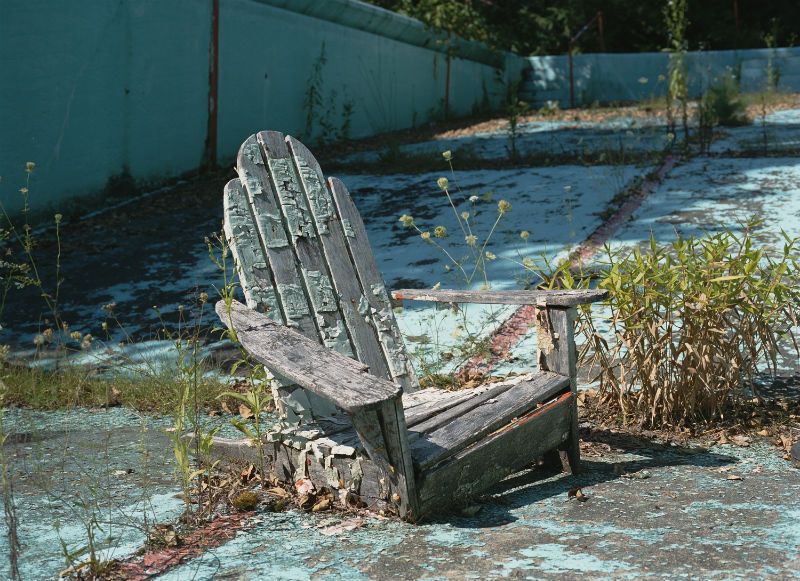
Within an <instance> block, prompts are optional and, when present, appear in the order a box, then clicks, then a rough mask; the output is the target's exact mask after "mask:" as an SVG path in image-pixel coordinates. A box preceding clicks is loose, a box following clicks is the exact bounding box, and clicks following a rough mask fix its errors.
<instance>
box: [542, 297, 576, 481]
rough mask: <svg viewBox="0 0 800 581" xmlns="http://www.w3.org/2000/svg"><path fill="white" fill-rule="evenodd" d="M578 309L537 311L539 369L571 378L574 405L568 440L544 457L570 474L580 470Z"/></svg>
mask: <svg viewBox="0 0 800 581" xmlns="http://www.w3.org/2000/svg"><path fill="white" fill-rule="evenodd" d="M576 317H577V310H576V308H575V307H566V308H564V307H561V308H559V307H547V308H544V309H538V310H537V314H536V319H537V325H538V333H539V368H540V369H541V370H543V371H551V372H553V373H558V374H559V375H565V376H567V377H569V384H570V391H571V392H572V403H571V404H570V430H569V434H568V436H567V439H566V440H564V442H562V444H561V445H560V446H559V447H558V451H557V454H556V451H555V450H554V451H553V452H551V453H548V454H547V455H545V464H547V465H551V466H553V467H556V466H558V465H559V464H560V467H561V469H562V470H563V471H564V472H567V473H569V474H577V473H578V472H580V469H581V466H580V464H581V450H580V442H579V437H578V399H577V395H578V393H577V389H578V386H577V375H578V371H577V367H578V355H577V350H576V348H575V319H576Z"/></svg>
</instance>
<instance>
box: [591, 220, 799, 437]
mask: <svg viewBox="0 0 800 581" xmlns="http://www.w3.org/2000/svg"><path fill="white" fill-rule="evenodd" d="M752 226H753V225H752V224H751V225H750V226H749V227H747V228H745V229H744V231H743V233H741V234H737V233H734V232H732V231H730V230H726V231H723V232H720V233H717V234H708V235H706V236H703V237H701V238H678V239H676V240H675V241H674V242H673V243H672V244H670V245H668V246H658V245H657V244H656V242H655V240H654V239H653V238H651V240H650V245H649V248H647V249H645V250H642V249H639V248H636V249H634V250H632V251H629V252H627V253H625V254H615V253H612V252H610V251H608V250H607V258H608V271H607V272H606V274H605V275H604V277H603V279H602V280H601V282H600V286H602V287H605V288H608V289H609V290H610V298H609V300H608V301H607V304H606V307H607V309H608V310H607V311H606V312H605V313H603V312H602V310H601V309H596V310H595V311H594V315H592V313H591V312H590V311H588V310H586V311H585V312H584V313H583V314H582V323H583V332H584V333H585V336H586V338H587V342H586V344H585V345H584V352H583V356H584V359H583V360H584V363H588V364H589V365H590V367H591V369H592V370H593V372H594V373H593V375H594V378H593V379H595V380H598V381H599V384H600V387H599V395H600V397H601V401H602V402H603V403H604V404H605V405H608V406H610V408H611V410H612V411H615V412H617V413H618V414H619V415H620V416H621V419H622V420H623V421H624V422H625V423H627V424H632V423H638V424H640V425H642V426H645V427H655V428H663V427H670V426H673V427H674V426H682V425H689V424H691V423H694V422H697V421H707V420H712V419H716V418H719V417H721V416H724V414H725V413H726V412H727V411H728V410H729V409H730V408H731V405H732V404H735V403H737V402H738V401H742V398H743V397H745V396H747V397H752V396H751V395H748V394H752V393H756V394H757V393H758V389H757V385H758V382H757V379H758V378H759V377H760V375H761V374H763V373H765V372H767V373H770V374H775V373H776V372H777V367H778V362H779V360H780V352H781V347H786V348H788V349H790V350H792V351H794V352H795V353H797V343H796V340H795V339H796V333H797V324H798V322H797V312H798V306H800V284H798V282H799V281H798V279H799V278H800V277H798V269H797V260H798V240H797V239H790V238H789V237H787V236H785V235H784V238H785V240H784V244H783V250H782V251H780V250H777V249H776V250H772V249H771V248H770V247H760V246H759V245H758V244H756V243H755V242H754V240H753V238H752V235H751V229H752ZM609 311H610V312H609ZM602 317H608V319H606V320H605V321H603V320H601V318H602ZM606 322H607V324H608V326H609V327H610V329H607V328H603V327H604V326H605V325H604V323H606ZM746 388H749V389H746Z"/></svg>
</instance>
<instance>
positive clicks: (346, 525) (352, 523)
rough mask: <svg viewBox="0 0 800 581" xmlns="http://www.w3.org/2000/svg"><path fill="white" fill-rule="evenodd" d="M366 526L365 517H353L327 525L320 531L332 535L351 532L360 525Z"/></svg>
mask: <svg viewBox="0 0 800 581" xmlns="http://www.w3.org/2000/svg"><path fill="white" fill-rule="evenodd" d="M363 526H364V519H363V518H351V519H349V520H345V521H342V522H340V523H337V524H334V525H330V526H327V527H325V528H322V529H320V531H319V532H320V533H322V534H323V535H326V536H328V537H331V536H333V535H339V534H341V533H346V532H350V531H352V530H355V529H357V528H359V527H363Z"/></svg>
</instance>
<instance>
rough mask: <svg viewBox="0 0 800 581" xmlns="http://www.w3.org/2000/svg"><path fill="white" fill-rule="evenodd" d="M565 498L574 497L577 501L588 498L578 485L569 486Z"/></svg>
mask: <svg viewBox="0 0 800 581" xmlns="http://www.w3.org/2000/svg"><path fill="white" fill-rule="evenodd" d="M567 498H568V499H569V498H574V499H576V500H577V501H578V502H586V501H587V500H589V497H588V496H586V495H585V494H584V493H583V490H582V489H581V488H580V487H579V486H578V487H576V488H570V490H569V492H568V493H567Z"/></svg>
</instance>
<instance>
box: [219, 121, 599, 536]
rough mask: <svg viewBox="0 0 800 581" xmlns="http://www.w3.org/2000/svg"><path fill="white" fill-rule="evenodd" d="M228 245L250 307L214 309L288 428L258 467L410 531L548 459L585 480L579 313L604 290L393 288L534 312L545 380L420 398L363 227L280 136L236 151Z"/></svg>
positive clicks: (267, 444) (249, 447) (302, 153)
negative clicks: (267, 382)
mask: <svg viewBox="0 0 800 581" xmlns="http://www.w3.org/2000/svg"><path fill="white" fill-rule="evenodd" d="M237 171H238V175H239V177H238V178H237V179H234V180H231V181H230V182H229V183H228V184H227V185H226V186H225V194H224V209H225V223H224V224H225V226H224V228H225V234H226V238H227V240H228V243H229V244H230V248H231V250H232V253H233V256H234V258H235V262H236V267H237V271H238V275H239V280H240V283H241V287H242V289H243V291H244V297H245V299H246V303H247V304H246V305H244V304H241V303H239V302H237V301H233V302H229V303H226V302H225V301H220V302H219V303H217V305H216V311H217V313H218V315H219V317H220V319H221V320H222V321H223V323H225V324H226V325H227V326H228V327H229V328H230V329H233V330H235V332H236V336H237V338H238V341H239V342H240V343H241V345H242V346H243V348H244V349H245V350H246V351H247V352H248V354H249V355H250V356H251V357H252V359H253V360H255V361H257V362H260V363H261V364H263V365H264V366H266V367H267V368H268V369H269V370H270V371H271V372H272V373H273V374H274V376H275V378H276V379H277V385H278V387H276V388H275V393H274V395H275V400H276V403H277V406H278V409H279V411H280V414H281V416H282V418H283V420H282V423H281V424H280V426H279V427H277V428H276V429H274V430H272V431H271V432H270V433H269V434H267V436H266V438H265V439H264V441H263V442H258V443H256V445H257V446H260V447H261V450H260V454H258V455H257V454H256V450H254V447H253V443H252V442H249V441H244V440H242V441H236V440H224V439H221V438H218V439H217V441H216V446H215V449H216V450H217V451H218V453H219V454H222V455H223V456H226V457H228V458H234V459H240V460H243V461H253V460H254V459H255V458H256V457H260V458H262V459H263V460H264V463H265V467H264V468H265V470H267V471H269V472H270V473H271V474H272V475H273V477H275V478H278V479H280V480H282V481H285V482H297V481H300V480H302V481H306V479H307V480H308V481H310V482H311V484H312V485H313V486H314V487H315V488H317V489H320V488H326V489H330V490H332V491H333V492H334V493H335V500H336V502H338V503H341V504H343V505H352V504H354V503H355V504H358V505H361V506H364V505H367V506H369V507H372V508H373V509H377V510H385V511H391V512H394V513H396V514H399V516H401V517H402V518H405V519H407V520H412V521H413V520H418V519H420V518H421V517H423V516H425V515H428V514H430V513H433V512H437V511H440V510H443V509H446V508H447V507H449V506H451V505H453V504H458V503H460V502H464V501H465V499H467V498H469V497H470V496H473V495H477V494H479V493H481V492H483V491H485V490H486V489H487V488H488V487H490V486H491V485H493V484H495V483H496V482H498V481H499V480H502V479H503V478H505V477H506V476H508V475H509V474H512V473H513V472H516V471H518V470H520V469H521V468H524V467H525V466H528V465H530V464H531V463H532V462H534V461H536V460H537V459H538V458H541V457H548V458H550V459H551V460H552V459H553V458H555V460H557V461H559V462H560V463H563V467H564V469H565V470H567V471H572V472H576V471H577V470H578V469H579V462H580V452H579V447H578V429H577V425H578V424H577V407H576V398H575V393H576V384H575V378H576V369H575V365H576V355H575V344H574V338H573V323H574V319H575V307H576V305H578V304H582V303H589V302H594V301H597V300H600V299H602V298H603V297H604V296H605V293H604V292H603V291H598V290H583V291H552V292H545V291H502V292H494V291H448V290H424V291H421V290H399V291H396V292H395V293H394V296H395V298H396V299H401V300H424V301H436V302H446V303H492V304H505V305H530V304H532V305H536V307H537V322H538V325H539V359H538V362H539V369H538V371H536V372H532V373H529V374H525V375H520V376H517V377H515V378H514V379H512V380H509V381H505V382H502V383H493V384H489V385H485V386H482V387H478V388H473V389H466V390H463V391H453V392H450V391H444V390H439V389H420V388H419V384H418V382H417V378H416V376H415V374H414V370H413V368H412V367H411V364H410V362H409V358H408V356H407V354H406V352H405V348H404V345H403V340H402V337H401V335H400V331H399V329H398V326H397V322H396V321H395V318H394V313H393V310H392V305H391V303H390V299H389V295H388V293H387V291H386V288H385V286H384V282H383V280H382V278H381V275H380V273H379V272H378V269H377V267H376V264H375V260H374V258H373V255H372V251H371V249H370V244H369V240H368V239H367V233H366V231H365V228H364V224H363V222H362V220H361V217H360V215H359V213H358V211H357V209H356V207H355V205H354V204H353V201H352V199H351V198H350V195H349V193H348V191H347V189H346V188H345V186H344V184H343V183H342V182H341V181H339V180H338V179H336V178H330V179H328V180H327V181H326V180H325V178H324V176H323V174H322V170H321V169H320V166H319V164H318V163H317V161H316V160H315V158H314V156H313V155H312V154H311V152H310V151H309V150H308V149H307V148H306V147H305V146H304V145H303V144H302V143H300V142H299V141H297V140H296V139H294V138H293V137H290V136H286V137H285V136H284V135H283V134H281V133H278V132H274V131H265V132H261V133H258V134H256V135H252V136H251V137H249V138H248V139H247V140H246V141H245V142H244V144H243V145H242V147H241V149H240V150H239V154H238V159H237Z"/></svg>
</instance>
